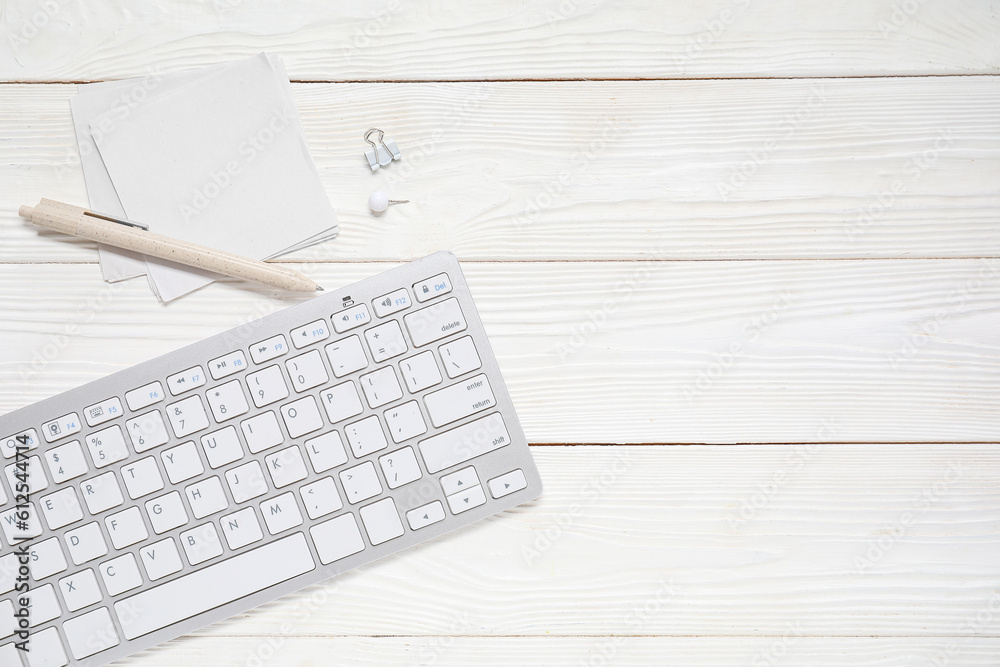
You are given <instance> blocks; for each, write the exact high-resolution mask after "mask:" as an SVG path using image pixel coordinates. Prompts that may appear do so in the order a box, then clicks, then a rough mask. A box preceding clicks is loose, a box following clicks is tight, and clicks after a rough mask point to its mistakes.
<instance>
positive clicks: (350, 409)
mask: <svg viewBox="0 0 1000 667" xmlns="http://www.w3.org/2000/svg"><path fill="white" fill-rule="evenodd" d="M320 400H321V401H323V407H324V408H326V416H327V417H328V418H329V419H330V423H331V424H336V423H337V422H339V421H343V420H344V419H348V418H350V417H353V416H355V415H360V414H361V413H362V412H364V411H365V408H364V406H363V405H361V397H360V396H358V389H357V387H355V386H354V383H353V382H351V381H350V380H348V381H347V382H343V383H341V384H338V385H337V386H335V387H330V388H329V389H324V390H323V392H322V393H321V394H320Z"/></svg>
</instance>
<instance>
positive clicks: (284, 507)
mask: <svg viewBox="0 0 1000 667" xmlns="http://www.w3.org/2000/svg"><path fill="white" fill-rule="evenodd" d="M331 481H333V480H331ZM260 513H261V515H262V516H263V517H264V523H265V524H266V525H267V532H269V533H270V534H271V535H277V534H278V533H280V532H282V531H285V530H288V529H289V528H294V527H295V526H301V525H302V514H301V513H299V506H298V503H296V502H295V494H294V493H292V492H291V491H289V492H288V493H286V494H283V495H280V496H278V497H277V498H271V499H270V500H265V501H264V502H262V503H261V504H260Z"/></svg>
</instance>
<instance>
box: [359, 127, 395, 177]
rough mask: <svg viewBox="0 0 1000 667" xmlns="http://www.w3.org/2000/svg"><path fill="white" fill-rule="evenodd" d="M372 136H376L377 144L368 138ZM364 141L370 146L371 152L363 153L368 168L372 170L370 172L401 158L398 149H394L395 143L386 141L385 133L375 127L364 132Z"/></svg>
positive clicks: (389, 140)
mask: <svg viewBox="0 0 1000 667" xmlns="http://www.w3.org/2000/svg"><path fill="white" fill-rule="evenodd" d="M373 134H378V143H377V144H376V143H375V142H374V141H372V140H371V138H370V137H371V135H373ZM365 141H367V142H368V143H369V144H371V150H367V151H365V159H366V160H368V166H369V167H371V168H372V171H375V170H376V169H378V168H379V167H384V166H386V165H387V164H389V163H390V162H392V161H393V160H398V159H400V158H401V157H403V155H402V153H400V152H399V148H397V147H396V142H395V141H393V140H392V139H386V138H385V132H383V131H382V130H380V129H378V128H377V127H373V128H371V129H370V130H368V131H367V132H365Z"/></svg>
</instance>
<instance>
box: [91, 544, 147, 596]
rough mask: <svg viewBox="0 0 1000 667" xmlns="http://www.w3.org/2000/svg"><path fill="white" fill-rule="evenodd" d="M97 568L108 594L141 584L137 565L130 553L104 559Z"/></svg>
mask: <svg viewBox="0 0 1000 667" xmlns="http://www.w3.org/2000/svg"><path fill="white" fill-rule="evenodd" d="M97 569H98V570H99V571H100V572H101V579H103V580H104V587H105V588H107V590H108V595H118V594H120V593H124V592H125V591H130V590H132V589H133V588H138V587H139V586H142V575H141V574H139V565H138V563H136V562H135V556H133V555H132V554H123V555H121V556H119V557H118V558H112V559H111V560H107V561H104V562H103V563H101V565H100V567H98V568H97Z"/></svg>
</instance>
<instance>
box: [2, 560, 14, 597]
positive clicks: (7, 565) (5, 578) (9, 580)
mask: <svg viewBox="0 0 1000 667" xmlns="http://www.w3.org/2000/svg"><path fill="white" fill-rule="evenodd" d="M17 570H18V562H17V556H16V555H14V554H7V555H6V556H0V595H3V594H4V593H9V592H10V591H12V590H14V585H15V582H16V581H17V574H18V573H17Z"/></svg>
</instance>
